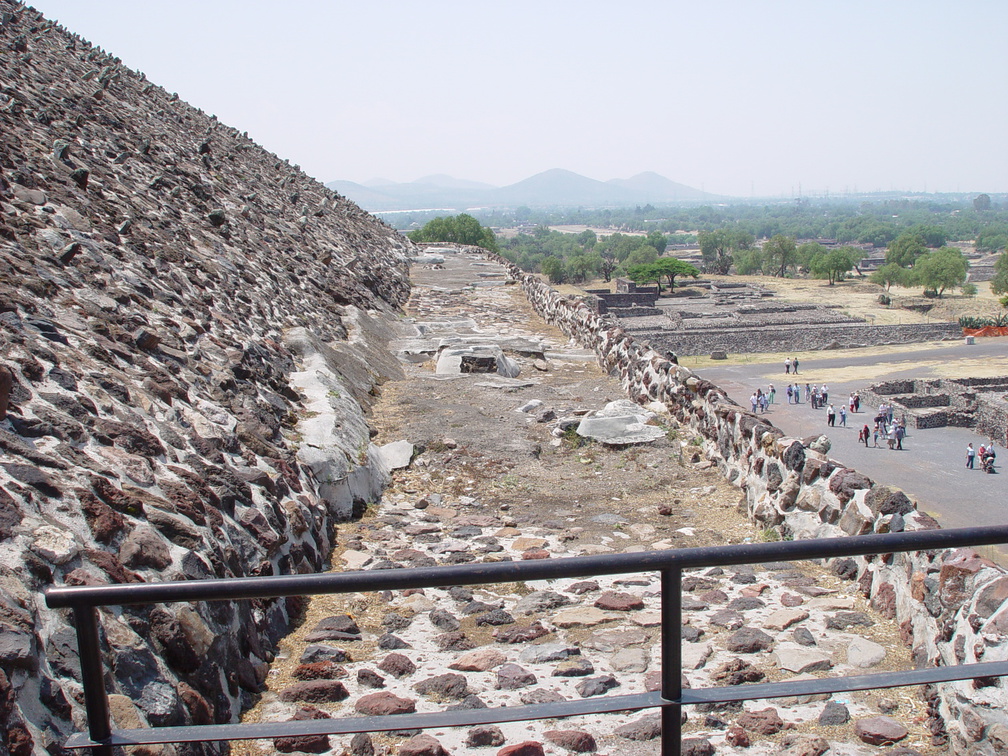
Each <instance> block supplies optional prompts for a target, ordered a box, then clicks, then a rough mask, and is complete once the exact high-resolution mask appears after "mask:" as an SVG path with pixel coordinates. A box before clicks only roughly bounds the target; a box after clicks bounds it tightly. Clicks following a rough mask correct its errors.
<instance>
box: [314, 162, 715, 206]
mask: <svg viewBox="0 0 1008 756" xmlns="http://www.w3.org/2000/svg"><path fill="white" fill-rule="evenodd" d="M326 186H328V187H329V188H330V189H333V190H335V191H337V192H339V193H340V194H343V195H345V196H346V197H348V198H350V199H351V200H353V201H354V202H356V203H357V204H358V205H360V206H361V207H363V208H364V209H365V210H369V211H372V212H382V211H390V210H445V211H451V210H454V211H463V210H466V209H469V208H475V207H497V208H514V207H520V206H523V205H526V206H528V207H575V206H577V207H626V206H632V205H641V204H647V203H652V204H670V203H676V202H703V201H708V202H709V201H713V200H717V199H721V198H720V197H717V196H715V195H712V194H706V193H705V192H701V191H700V190H698V189H694V188H693V187H690V186H686V185H685V184H679V183H677V182H675V181H670V180H669V179H667V178H665V177H664V176H660V175H658V174H657V173H653V172H647V173H640V174H638V175H636V176H634V177H633V178H629V179H612V180H611V181H597V180H595V179H590V178H586V177H585V176H581V175H579V174H577V173H573V172H572V171H565V170H562V169H560V168H554V169H552V170H548V171H543V172H542V173H537V174H536V175H535V176H531V177H529V178H527V179H525V180H523V181H519V182H518V183H516V184H511V185H510V186H504V187H500V188H495V187H493V186H490V185H489V184H481V183H479V182H476V181H465V180H461V179H455V178H452V177H451V176H445V175H443V174H436V175H433V176H425V177H423V178H420V179H417V180H416V181H414V182H412V183H406V184H395V183H384V182H382V181H381V180H373V181H369V182H367V185H366V186H365V185H363V184H356V183H354V182H352V181H332V182H330V183H328V184H326Z"/></svg>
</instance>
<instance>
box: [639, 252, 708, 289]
mask: <svg viewBox="0 0 1008 756" xmlns="http://www.w3.org/2000/svg"><path fill="white" fill-rule="evenodd" d="M651 265H652V266H653V267H654V269H655V270H656V271H657V272H658V274H659V276H664V277H665V278H666V279H667V280H668V285H669V291H672V290H673V289H675V280H676V277H677V276H689V277H691V278H696V277H697V276H699V275H700V271H699V270H697V269H696V268H695V267H693V266H692V265H690V264H689V263H688V262H683V261H682V260H679V259H677V258H675V257H659V258H658V259H657V260H656V261H655V262H653V263H651Z"/></svg>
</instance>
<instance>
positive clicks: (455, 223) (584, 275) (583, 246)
mask: <svg viewBox="0 0 1008 756" xmlns="http://www.w3.org/2000/svg"><path fill="white" fill-rule="evenodd" d="M883 205H884V209H886V210H890V211H891V210H894V209H900V210H902V211H903V213H904V215H905V216H908V217H911V218H920V219H922V220H921V222H917V223H914V224H910V225H906V224H905V223H904V224H903V225H897V224H896V223H895V222H894V221H895V220H896V219H898V218H899V217H900V216H899V215H898V214H895V215H894V214H891V213H890V217H889V219H888V221H884V220H883V217H884V215H883V214H881V213H878V212H873V213H867V214H865V215H863V216H861V221H857V222H856V221H855V219H854V218H847V219H846V220H844V221H842V223H848V224H850V227H851V228H853V227H854V226H856V225H857V223H862V224H864V223H871V224H875V226H876V228H875V230H874V231H873V232H872V234H870V235H869V236H870V237H871V241H870V242H868V243H863V242H862V243H861V244H860V246H854V245H853V244H852V243H844V240H843V239H842V238H838V237H834V238H835V239H836V241H837V242H839V244H835V243H834V244H822V243H820V242H816V241H806V242H804V243H798V240H799V239H800V238H802V237H800V236H797V235H795V234H789V233H774V234H772V235H770V236H763V235H762V234H759V233H755V232H754V231H753V230H752V229H753V226H752V225H751V224H749V223H746V222H743V220H742V218H737V219H736V222H734V223H731V224H724V225H722V227H719V228H713V229H700V230H699V232H698V233H697V237H696V238H697V242H698V244H699V247H700V254H701V258H702V261H703V264H702V270H703V272H707V273H715V274H722V275H727V274H729V273H731V272H735V273H739V274H743V275H748V274H756V273H761V274H763V275H773V276H780V277H784V276H793V275H802V276H811V277H813V278H820V279H823V280H826V281H827V282H828V283H829V285H831V286H832V285H834V284H836V283H837V282H840V281H843V280H844V279H845V278H846V277H847V276H849V275H850V273H851V271H856V272H857V273H858V274H860V273H861V271H860V268H859V264H860V263H861V261H862V260H863V259H864V257H865V256H866V255H867V254H869V253H871V254H875V253H874V252H869V249H868V248H872V247H882V248H884V249H885V264H884V265H883V266H881V267H880V268H879V269H878V270H876V271H874V272H873V273H872V274H871V276H870V280H872V281H873V282H875V283H878V284H880V285H882V286H885V287H886V289H887V290H888V289H889V288H890V287H891V286H892V285H894V284H896V285H900V286H905V287H913V286H921V287H922V289H923V291H924V294H925V296H933V297H941V296H942V295H943V293H944V292H946V291H948V290H950V289H952V288H955V287H963V292H964V293H966V294H975V290H976V289H975V287H974V286H972V285H971V284H968V283H966V277H967V274H968V270H969V265H968V262H967V260H966V259H965V257H964V256H963V254H962V252H961V251H960V250H959V249H957V248H955V247H951V246H948V242H949V241H952V240H958V239H957V238H955V237H957V236H958V235H959V234H960V233H962V231H963V229H964V228H966V227H970V228H972V227H974V225H975V224H974V221H975V220H976V218H973V216H977V217H981V216H982V219H983V222H984V223H985V224H986V225H983V226H982V227H981V228H980V229H979V231H978V232H977V234H976V236H975V237H968V238H971V239H972V238H975V243H976V246H977V248H978V249H980V250H981V251H984V250H987V251H997V250H1003V249H1005V247H1006V246H1008V209H1005V208H999V207H995V206H993V205H992V203H991V201H990V198H989V197H988V196H987V195H979V196H978V197H976V198H975V199H974V200H973V203H972V206H971V207H964V208H960V209H959V210H956V211H954V212H950V213H936V212H935V211H934V209H933V208H928V209H927V211H926V212H925V210H924V209H922V208H921V207H919V206H918V205H917V204H912V203H906V202H902V203H897V204H894V203H890V202H887V203H883ZM638 210H640V209H639V208H638ZM729 210H730V208H718V209H717V210H716V211H712V210H711V209H710V208H693V209H692V210H689V211H687V210H679V211H677V212H681V213H687V212H689V213H693V214H694V215H700V216H703V215H707V214H709V213H708V211H710V212H711V213H713V215H715V216H719V215H720V216H722V220H723V219H724V216H727V215H728V211H729ZM736 210H737V214H738V215H740V216H743V215H746V214H751V213H752V211H753V209H752V208H737V209H736ZM645 211H646V212H652V211H655V212H656V210H655V209H654V208H651V207H650V206H647V207H646V208H645ZM795 212H797V211H795ZM645 214H646V213H645ZM840 214H841V215H842V208H841V213H840ZM963 214H965V215H968V216H970V217H969V218H967V219H966V220H967V221H968V223H967V224H966V225H965V226H964V225H963V224H962V223H960V221H962V220H963V218H961V217H960V216H961V215H963ZM826 216H828V213H827V214H824V217H826ZM783 217H784V216H781V217H778V218H777V220H778V221H780V220H782V219H783ZM971 219H972V220H971ZM677 225H681V224H677ZM771 225H772V224H771ZM882 227H884V228H885V233H882V232H881V231H880V229H881V228H882ZM769 228H770V227H769V226H768V227H760V228H757V230H758V231H761V232H765V231H767V230H769ZM824 228H825V227H824ZM675 230H676V231H680V230H681V229H680V228H677V229H675ZM409 236H410V238H411V239H413V240H414V241H445V242H460V243H465V244H476V245H478V246H483V247H485V248H487V249H492V250H493V251H499V252H500V253H501V254H502V255H503V256H505V257H506V258H508V259H510V260H511V261H512V262H514V263H515V264H516V265H518V266H519V267H520V268H521V269H523V270H526V271H529V272H538V273H542V274H543V275H545V276H546V277H547V278H548V279H549V280H550V281H551V282H552V283H554V284H560V283H566V282H569V283H581V282H584V281H586V280H591V279H594V278H596V277H601V278H603V279H604V280H605V281H606V282H608V281H610V280H611V279H612V277H613V276H614V275H625V276H629V277H630V278H632V279H634V280H636V281H638V282H639V283H643V282H657V283H658V284H659V287H660V286H661V283H662V282H663V281H667V283H668V285H669V287H670V288H671V287H673V286H674V284H675V278H676V277H682V276H692V277H695V274H699V272H700V270H698V269H697V268H695V267H694V266H692V265H689V264H688V263H685V262H683V261H680V260H677V259H676V258H674V257H673V256H671V255H665V254H664V253H665V252H666V251H667V248H668V245H669V239H670V237H669V236H667V235H666V233H665V232H664V231H662V230H661V229H659V228H655V227H652V228H650V230H649V231H648V232H647V233H646V234H640V233H637V234H629V233H620V232H615V233H613V234H610V235H608V236H605V237H602V238H599V237H598V236H597V235H596V233H595V232H594V231H591V230H586V231H583V232H582V233H580V234H566V233H561V232H559V231H554V230H551V229H549V228H547V227H546V226H545V225H540V226H536V227H534V228H533V229H531V230H529V231H526V232H521V233H518V234H517V235H515V236H512V237H510V238H500V239H498V238H497V237H496V236H495V235H494V233H493V231H492V230H491V229H489V228H487V227H485V226H482V225H481V224H480V222H479V221H478V220H477V219H476V218H475V217H473V216H471V215H468V214H461V215H458V216H455V217H454V218H441V217H438V218H435V219H433V220H431V221H429V222H428V223H427V224H426V225H425V226H424V227H423V228H422V229H420V230H418V231H414V232H412V233H410V234H409ZM849 236H850V235H848V237H849ZM674 238H678V235H677V237H674ZM805 238H808V237H805ZM859 238H860V237H859ZM760 239H762V241H760ZM850 241H851V239H850V238H848V242H850ZM883 242H884V243H883ZM995 274H996V275H995V280H994V282H993V284H992V288H993V290H994V291H995V292H996V293H1003V294H1006V295H1008V258H1006V256H1005V255H1004V254H1002V256H1001V257H1000V258H999V260H998V263H997V266H996V268H995ZM1006 301H1008V296H1006ZM1006 306H1008V304H1006Z"/></svg>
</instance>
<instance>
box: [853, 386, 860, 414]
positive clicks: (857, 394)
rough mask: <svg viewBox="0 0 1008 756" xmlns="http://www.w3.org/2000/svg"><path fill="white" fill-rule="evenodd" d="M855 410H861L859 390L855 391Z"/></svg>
mask: <svg viewBox="0 0 1008 756" xmlns="http://www.w3.org/2000/svg"><path fill="white" fill-rule="evenodd" d="M854 411H855V412H860V411H861V395H860V394H859V393H858V392H857V391H855V392H854Z"/></svg>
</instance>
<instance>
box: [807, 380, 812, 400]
mask: <svg viewBox="0 0 1008 756" xmlns="http://www.w3.org/2000/svg"><path fill="white" fill-rule="evenodd" d="M811 398H812V389H811V388H809V385H808V384H807V383H806V384H805V401H806V402H807V401H809V400H810V399H811Z"/></svg>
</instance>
